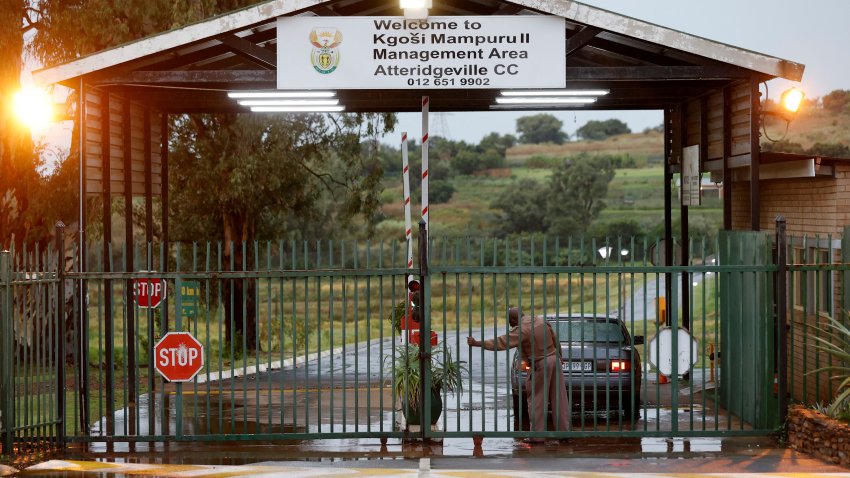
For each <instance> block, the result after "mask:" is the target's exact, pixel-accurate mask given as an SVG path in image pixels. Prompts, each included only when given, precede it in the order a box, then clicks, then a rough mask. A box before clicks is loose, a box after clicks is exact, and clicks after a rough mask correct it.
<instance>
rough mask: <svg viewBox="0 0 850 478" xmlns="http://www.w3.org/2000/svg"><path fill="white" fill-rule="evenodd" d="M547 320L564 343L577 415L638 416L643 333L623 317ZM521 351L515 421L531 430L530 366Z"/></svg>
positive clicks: (514, 374) (514, 372) (514, 370)
mask: <svg viewBox="0 0 850 478" xmlns="http://www.w3.org/2000/svg"><path fill="white" fill-rule="evenodd" d="M546 320H547V321H549V323H550V324H551V325H552V330H554V331H555V333H556V334H557V335H558V338H559V340H560V343H561V368H562V370H563V373H564V384H565V385H566V388H567V392H568V396H569V397H570V403H571V405H572V410H573V413H574V414H575V413H580V414H586V413H599V412H605V413H611V412H618V411H622V412H623V414H624V416H625V417H626V418H629V419H636V418H638V415H639V413H640V384H641V371H642V368H641V361H640V354H639V353H638V351H637V349H636V347H635V346H636V345H640V344H643V343H644V338H643V336H642V335H636V336H634V337H632V336H631V335H630V334H629V331H628V329H627V328H626V326H625V324H624V323H623V321H622V320H620V319H619V318H617V317H609V316H592V315H584V316H582V315H570V316H566V315H558V316H554V315H553V316H547V317H546ZM518 355H519V354H518V353H517V354H514V359H513V365H512V367H511V393H512V394H513V408H514V425H515V428H516V429H527V428H528V402H529V401H530V398H531V397H530V396H529V395H530V393H531V392H530V386H526V379H527V378H528V371H529V365H528V364H527V363H526V362H525V360H520V359H519V358H518ZM529 385H530V384H529ZM520 397H521V398H522V399H520Z"/></svg>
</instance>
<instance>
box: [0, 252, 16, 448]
mask: <svg viewBox="0 0 850 478" xmlns="http://www.w3.org/2000/svg"><path fill="white" fill-rule="evenodd" d="M10 256H11V253H10V252H9V251H0V413H1V414H2V415H3V417H2V424H3V427H2V451H3V454H4V455H7V456H8V455H11V454H12V453H13V452H14V450H13V447H14V438H15V415H14V413H15V407H14V401H15V391H14V388H13V383H14V382H13V380H12V358H13V354H14V343H13V341H12V334H13V327H14V325H13V324H14V321H13V320H12V297H11V289H12V285H11V282H12V277H11V276H12V274H11V260H10V259H11V257H10Z"/></svg>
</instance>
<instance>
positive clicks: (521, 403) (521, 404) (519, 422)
mask: <svg viewBox="0 0 850 478" xmlns="http://www.w3.org/2000/svg"><path fill="white" fill-rule="evenodd" d="M511 397H512V398H513V400H511V402H512V403H513V409H514V431H525V430H530V429H531V425H530V421H529V419H528V403H527V402H526V401H525V398H524V397H520V396H519V395H511Z"/></svg>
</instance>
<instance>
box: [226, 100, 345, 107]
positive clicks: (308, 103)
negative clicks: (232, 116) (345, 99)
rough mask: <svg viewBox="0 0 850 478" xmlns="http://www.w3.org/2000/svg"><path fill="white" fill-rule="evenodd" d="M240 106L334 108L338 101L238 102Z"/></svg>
mask: <svg viewBox="0 0 850 478" xmlns="http://www.w3.org/2000/svg"><path fill="white" fill-rule="evenodd" d="M238 103H239V105H241V106H336V105H338V104H339V100H337V99H333V100H265V99H263V100H239V101H238Z"/></svg>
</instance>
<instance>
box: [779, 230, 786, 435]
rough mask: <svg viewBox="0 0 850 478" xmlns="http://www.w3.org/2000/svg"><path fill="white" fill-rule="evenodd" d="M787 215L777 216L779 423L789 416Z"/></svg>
mask: <svg viewBox="0 0 850 478" xmlns="http://www.w3.org/2000/svg"><path fill="white" fill-rule="evenodd" d="M786 226H787V225H786V222H785V217H784V216H782V215H779V216H777V217H776V265H777V267H778V270H777V271H776V348H777V355H776V359H777V362H778V363H777V366H776V373H777V382H778V383H777V393H778V394H779V423H785V419H786V417H787V416H788V297H787V292H788V291H787V285H786V281H787V279H788V237H787V235H786Z"/></svg>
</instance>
